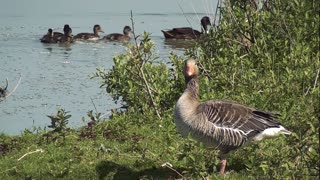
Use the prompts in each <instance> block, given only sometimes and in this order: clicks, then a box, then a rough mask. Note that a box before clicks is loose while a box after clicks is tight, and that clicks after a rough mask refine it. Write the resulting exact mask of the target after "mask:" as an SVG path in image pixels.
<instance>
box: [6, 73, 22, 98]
mask: <svg viewBox="0 0 320 180" xmlns="http://www.w3.org/2000/svg"><path fill="white" fill-rule="evenodd" d="M19 75H20V77H19V80H18V83H17V85H16V86H15V87H14V88H13V90H12V91H11V92H10V93H9V94H8V95H6V96H5V98H7V97H9V96H11V94H12V93H13V92H15V91H16V89H17V88H18V86H19V85H20V82H21V74H19Z"/></svg>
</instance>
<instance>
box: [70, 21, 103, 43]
mask: <svg viewBox="0 0 320 180" xmlns="http://www.w3.org/2000/svg"><path fill="white" fill-rule="evenodd" d="M99 32H103V31H102V29H101V27H100V25H98V24H96V25H94V27H93V33H79V34H77V35H75V36H74V37H73V39H74V40H98V39H99V37H100V36H99V34H98V33H99Z"/></svg>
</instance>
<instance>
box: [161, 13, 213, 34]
mask: <svg viewBox="0 0 320 180" xmlns="http://www.w3.org/2000/svg"><path fill="white" fill-rule="evenodd" d="M201 26H202V28H203V29H201V32H199V31H198V30H195V29H192V28H190V27H181V28H173V29H171V30H168V31H164V30H161V31H162V33H163V35H164V37H165V38H166V39H197V38H199V37H200V36H201V34H204V33H207V31H208V26H211V22H210V18H209V17H208V16H204V17H203V18H202V19H201Z"/></svg>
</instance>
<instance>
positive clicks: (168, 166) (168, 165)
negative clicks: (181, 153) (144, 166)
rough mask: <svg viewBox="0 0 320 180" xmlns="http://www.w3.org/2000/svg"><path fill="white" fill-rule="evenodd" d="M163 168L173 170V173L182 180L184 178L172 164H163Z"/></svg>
mask: <svg viewBox="0 0 320 180" xmlns="http://www.w3.org/2000/svg"><path fill="white" fill-rule="evenodd" d="M161 166H162V167H167V168H169V169H171V170H172V171H174V172H175V173H177V174H178V175H179V176H181V177H182V178H183V177H184V176H183V175H182V174H180V173H179V172H178V171H177V170H175V169H174V168H172V167H171V166H172V165H171V164H170V163H168V162H166V163H164V164H162V165H161Z"/></svg>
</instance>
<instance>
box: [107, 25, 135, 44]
mask: <svg viewBox="0 0 320 180" xmlns="http://www.w3.org/2000/svg"><path fill="white" fill-rule="evenodd" d="M131 32H132V29H131V28H130V26H125V27H124V28H123V34H120V33H112V34H108V35H106V36H104V37H103V39H104V40H108V41H130V35H131Z"/></svg>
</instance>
